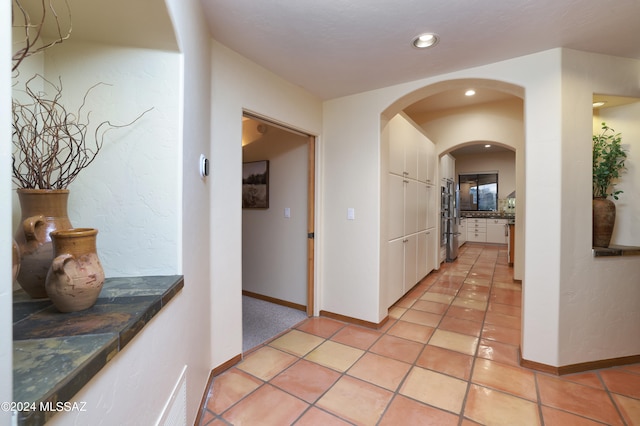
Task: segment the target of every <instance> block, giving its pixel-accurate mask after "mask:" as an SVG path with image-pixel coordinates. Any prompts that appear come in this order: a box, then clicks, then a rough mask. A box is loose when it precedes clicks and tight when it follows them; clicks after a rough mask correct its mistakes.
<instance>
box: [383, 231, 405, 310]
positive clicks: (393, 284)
mask: <svg viewBox="0 0 640 426" xmlns="http://www.w3.org/2000/svg"><path fill="white" fill-rule="evenodd" d="M404 244H405V243H404V238H399V239H397V240H393V241H389V243H388V245H387V306H391V305H393V304H394V303H395V302H396V301H397V300H398V299H400V298H401V297H402V296H404Z"/></svg>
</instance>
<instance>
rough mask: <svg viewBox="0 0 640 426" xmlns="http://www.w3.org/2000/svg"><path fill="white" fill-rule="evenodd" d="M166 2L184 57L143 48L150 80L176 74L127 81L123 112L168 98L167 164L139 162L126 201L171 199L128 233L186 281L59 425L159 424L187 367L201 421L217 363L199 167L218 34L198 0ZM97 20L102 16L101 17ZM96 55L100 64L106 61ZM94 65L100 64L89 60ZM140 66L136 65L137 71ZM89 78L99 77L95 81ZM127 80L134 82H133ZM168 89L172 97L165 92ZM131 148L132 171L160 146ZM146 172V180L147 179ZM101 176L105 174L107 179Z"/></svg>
mask: <svg viewBox="0 0 640 426" xmlns="http://www.w3.org/2000/svg"><path fill="white" fill-rule="evenodd" d="M167 3H168V4H167V5H165V3H164V2H160V3H156V4H155V6H157V7H162V8H164V7H166V6H168V7H169V12H170V14H171V18H172V22H173V24H174V26H175V29H176V35H172V36H175V37H176V38H177V39H178V41H179V42H180V46H181V55H180V56H178V55H176V54H160V55H158V56H162V57H165V58H166V57H168V58H170V59H169V60H168V62H167V63H164V62H158V61H157V60H156V59H157V56H155V54H154V53H153V52H141V51H137V50H136V52H137V54H139V55H141V56H143V57H145V58H146V59H147V60H150V61H151V62H150V64H149V65H150V66H152V67H158V69H148V70H147V72H148V76H147V77H148V78H152V77H153V76H155V75H157V73H162V74H163V75H164V76H165V77H166V76H167V75H170V76H171V78H172V80H171V81H168V80H163V81H162V82H160V83H159V84H158V85H156V86H153V88H154V89H155V91H156V92H158V93H148V94H144V93H140V92H137V89H138V88H139V89H141V90H143V89H144V90H148V89H150V87H151V86H152V85H151V84H147V83H145V82H141V81H138V82H137V84H138V86H140V87H131V86H127V91H130V92H132V93H131V94H132V95H134V97H135V96H137V100H138V103H137V104H135V105H130V106H129V107H128V108H124V107H122V108H121V109H123V110H124V111H123V113H125V114H126V115H128V111H131V110H133V111H138V110H139V108H142V107H145V106H146V99H147V98H153V99H155V101H156V102H157V103H158V104H160V105H159V106H160V111H159V112H163V114H164V115H160V116H159V117H157V120H166V121H168V123H156V124H157V125H158V126H161V128H162V129H164V130H165V131H169V132H170V133H169V134H168V135H166V136H165V138H161V139H160V140H161V141H162V142H161V145H162V146H164V148H165V149H161V150H160V151H161V152H159V153H158V155H160V157H162V160H159V161H160V163H159V164H161V165H162V166H163V167H151V166H145V167H141V168H136V169H135V174H136V176H135V177H134V176H129V178H130V179H131V180H132V182H133V183H134V187H133V188H135V190H134V189H132V190H131V191H130V192H129V197H130V198H128V199H126V200H123V203H124V204H125V205H126V209H133V210H134V211H128V212H127V213H132V214H133V215H138V214H140V212H139V211H138V205H137V203H138V201H139V200H141V201H142V204H144V207H145V208H146V207H147V205H146V204H147V203H149V204H151V205H153V206H156V205H155V204H154V203H155V201H154V200H153V199H154V198H155V197H158V199H161V200H163V201H164V203H163V204H162V205H160V206H156V207H157V208H156V207H154V209H155V210H154V211H153V212H152V214H151V216H150V218H149V219H145V221H144V222H140V225H141V226H142V229H141V230H130V231H129V233H130V234H131V236H130V237H129V241H130V243H131V244H135V245H137V247H138V248H139V249H140V250H142V251H145V253H143V254H141V255H140V256H141V258H142V260H143V261H145V262H146V263H147V265H152V264H153V265H154V266H153V269H154V270H155V271H156V273H160V271H167V272H170V273H180V272H182V273H183V274H184V277H185V286H184V288H183V290H182V291H181V292H180V293H179V294H178V295H177V296H176V297H175V298H174V299H173V300H172V301H171V302H170V303H169V304H168V305H167V306H166V307H165V308H164V309H163V310H162V311H161V312H160V313H159V314H158V315H157V316H156V317H155V318H154V319H153V320H152V321H150V323H149V324H147V325H146V327H145V328H144V329H143V331H142V333H141V334H140V335H138V336H137V337H136V338H135V339H134V340H133V341H132V342H130V343H129V345H127V347H125V348H124V350H123V351H122V352H121V353H119V354H118V355H116V356H115V357H114V358H113V359H112V360H111V362H110V363H109V364H108V365H107V366H106V367H105V368H103V370H101V371H100V373H99V374H98V375H96V376H95V377H94V378H93V379H92V380H91V381H90V382H89V383H88V384H87V385H86V386H85V387H84V388H83V389H82V390H81V391H80V392H79V393H78V394H77V395H76V397H75V398H74V400H75V401H86V402H87V411H86V412H84V413H60V414H58V415H56V416H55V417H54V418H53V419H52V421H51V422H50V423H51V424H52V425H68V424H155V423H156V422H157V420H158V419H159V418H160V416H161V414H162V410H163V408H164V406H165V404H166V402H167V401H168V400H169V399H170V396H171V392H172V390H173V388H174V386H175V385H176V381H177V380H178V378H179V377H180V375H181V373H182V371H183V369H184V368H185V366H187V370H186V371H187V379H186V384H187V423H188V424H193V422H194V420H195V417H196V415H197V411H198V408H199V405H200V401H201V398H202V396H203V393H204V390H205V384H206V381H207V378H208V376H209V373H210V371H211V368H212V365H211V357H210V341H211V340H210V335H211V333H210V323H209V319H210V312H211V311H210V306H209V300H210V287H209V282H210V273H209V272H210V270H209V238H210V227H209V217H208V214H207V211H208V208H209V204H210V197H209V186H208V181H207V180H204V179H202V178H201V177H200V176H199V173H198V161H199V156H200V154H201V153H204V154H208V153H209V142H210V137H209V131H210V128H209V117H210V90H209V88H210V76H211V70H210V53H211V52H210V45H209V43H210V39H209V37H208V31H207V28H206V25H205V23H204V21H203V18H202V13H201V10H200V6H199V3H198V2H197V0H169V1H168V2H167ZM169 12H167V11H165V13H169ZM95 18H97V19H100V17H99V16H98V17H95ZM115 25H116V23H114V26H115ZM143 29H144V27H141V30H143ZM103 47H104V49H105V50H106V51H107V52H112V50H111V49H112V47H111V46H103ZM100 51H101V48H99V47H96V52H95V53H96V54H97V55H98V56H100ZM130 53H132V50H129V49H126V48H123V49H122V54H123V55H124V56H125V57H127V55H128V54H130ZM156 53H157V52H156ZM91 58H92V55H89V56H88V57H86V58H83V59H82V64H80V65H82V66H85V61H86V62H91V61H90V59H91ZM154 58H156V59H154ZM129 59H131V58H129ZM96 60H97V61H98V62H99V59H96ZM133 62H135V60H134V61H133ZM128 63H130V64H131V63H132V62H128ZM135 63H136V64H137V65H141V66H143V65H144V64H139V63H137V62H135ZM80 65H79V66H80ZM86 65H87V66H88V67H89V68H91V66H90V64H86ZM107 68H108V67H107ZM136 71H137V70H136ZM136 71H134V70H131V72H132V74H135V73H136ZM89 77H91V76H88V77H87V78H89ZM138 77H139V78H142V77H141V76H139V75H138V76H137V77H136V76H135V75H134V76H132V80H135V79H136V78H138ZM119 81H120V82H121V83H124V84H127V79H126V78H123V79H122V80H119ZM167 86H170V87H167ZM116 87H117V86H116ZM162 92H167V93H170V94H171V95H170V96H168V98H165V95H164V94H162ZM158 100H164V101H163V102H158ZM185 100H186V101H185ZM166 126H169V127H170V129H169V128H168V127H166ZM139 127H141V128H142V129H138V130H139V131H142V135H138V137H137V139H136V140H134V145H135V143H137V144H143V145H144V146H146V147H148V148H149V149H151V148H152V147H153V146H155V144H156V143H158V141H157V140H156V135H155V134H154V131H153V129H146V126H139ZM152 127H153V126H152ZM145 129H146V131H145ZM168 129H169V130H168ZM169 141H170V142H169ZM183 141H184V143H183ZM149 142H150V144H149ZM167 144H168V145H167ZM128 148H129V151H127V152H128V153H130V154H131V157H130V158H127V159H125V160H126V161H125V165H126V166H125V169H127V170H128V171H127V173H134V172H133V169H134V168H135V167H134V164H136V162H137V161H138V160H139V161H141V162H143V161H147V160H149V157H152V159H153V160H154V161H155V160H156V158H155V157H153V156H154V155H155V154H154V153H153V151H149V152H140V151H137V150H136V149H135V148H136V147H135V146H133V145H128ZM167 150H169V151H170V152H171V155H172V158H171V161H167V159H166V154H167V152H166V151H167ZM120 154H124V153H123V152H120ZM138 156H139V157H138ZM117 165H118V163H115V164H113V163H112V164H111V166H112V167H113V169H114V171H113V172H111V175H115V176H113V179H112V180H114V182H120V183H122V181H121V180H119V179H120V176H118V173H117V168H116V166H117ZM138 173H139V174H140V175H141V176H138ZM123 174H126V173H124V172H123ZM165 175H168V176H169V177H168V178H167V177H166V176H165ZM100 179H101V180H102V177H100ZM166 179H172V182H168V183H167V182H166ZM164 183H167V184H168V185H169V186H168V188H166V191H165V189H164V188H163V187H162V184H164ZM98 184H100V181H99V182H98ZM165 192H166V193H165ZM139 195H140V197H139ZM143 216H144V215H142V214H140V216H138V218H139V219H144V217H143ZM158 223H160V224H162V223H167V224H168V230H167V231H168V233H167V235H166V236H165V235H161V234H162V232H166V231H162V230H154V231H153V232H152V234H151V237H152V239H151V240H150V241H137V239H136V236H135V234H136V231H138V232H140V233H142V234H145V236H149V234H146V230H147V227H154V226H156V225H158ZM155 236H158V238H155ZM99 238H100V237H99ZM158 239H161V240H162V241H160V244H161V245H162V244H164V245H167V246H169V245H172V247H164V248H161V249H160V250H161V251H163V255H165V256H166V258H161V257H159V258H155V260H153V259H151V258H150V255H149V253H148V250H147V249H149V250H152V251H153V250H154V249H150V248H149V247H146V246H145V244H149V245H150V244H154V243H158ZM105 242H107V241H105ZM131 256H132V257H133V258H134V259H133V261H132V262H131V263H129V264H128V265H129V266H128V267H127V272H128V271H130V270H137V269H138V268H136V267H135V265H134V263H135V258H136V257H137V256H138V254H137V253H134V254H132V255H131ZM163 264H164V265H163ZM140 269H142V267H141V268H140ZM194 324H195V325H197V326H194Z"/></svg>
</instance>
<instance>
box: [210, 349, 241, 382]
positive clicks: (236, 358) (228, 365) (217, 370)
mask: <svg viewBox="0 0 640 426" xmlns="http://www.w3.org/2000/svg"><path fill="white" fill-rule="evenodd" d="M240 361H242V354H238V355H236V356H234V357H233V358H231V359H230V360H229V361H227V362H225V363H222V364H220V365H219V366H217V367H216V368H214V369H213V370H212V371H211V377H213V376H217V375H218V374H220V373H224V372H225V371H227V370H228V369H230V368H231V367H233V366H234V365H236V364H237V363H239V362H240Z"/></svg>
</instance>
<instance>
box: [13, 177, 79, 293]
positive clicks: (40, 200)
mask: <svg viewBox="0 0 640 426" xmlns="http://www.w3.org/2000/svg"><path fill="white" fill-rule="evenodd" d="M68 198H69V190H67V189H23V188H20V189H18V199H19V200H20V208H21V211H22V215H21V219H20V225H19V226H18V229H17V230H16V233H15V235H14V238H15V240H16V242H17V243H18V247H19V248H20V271H19V272H18V276H17V280H18V284H20V287H22V288H23V289H24V291H26V292H27V293H28V294H29V296H31V297H33V298H35V299H38V298H44V297H47V292H46V291H45V288H44V283H45V279H46V278H47V272H48V271H49V267H50V266H51V260H53V245H52V243H51V237H50V236H49V233H50V232H51V231H55V230H57V229H69V228H71V222H69V217H68V216H67V200H68Z"/></svg>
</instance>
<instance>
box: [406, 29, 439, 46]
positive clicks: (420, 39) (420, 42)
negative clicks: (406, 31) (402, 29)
mask: <svg viewBox="0 0 640 426" xmlns="http://www.w3.org/2000/svg"><path fill="white" fill-rule="evenodd" d="M436 43H438V36H437V35H436V34H433V33H424V34H420V35H419V36H417V37H416V38H414V39H413V42H412V44H413V46H414V47H417V48H418V49H426V48H427V47H431V46H434V45H435V44H436Z"/></svg>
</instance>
